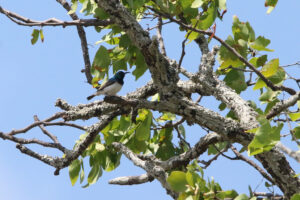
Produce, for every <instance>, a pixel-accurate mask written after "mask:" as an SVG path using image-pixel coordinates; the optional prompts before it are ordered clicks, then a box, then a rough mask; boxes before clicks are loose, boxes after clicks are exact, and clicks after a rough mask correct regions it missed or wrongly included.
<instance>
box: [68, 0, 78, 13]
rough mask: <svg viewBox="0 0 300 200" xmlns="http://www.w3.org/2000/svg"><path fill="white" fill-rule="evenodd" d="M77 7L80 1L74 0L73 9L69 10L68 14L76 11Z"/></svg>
mask: <svg viewBox="0 0 300 200" xmlns="http://www.w3.org/2000/svg"><path fill="white" fill-rule="evenodd" d="M77 7H78V1H77V0H75V1H74V0H72V6H71V10H70V11H69V12H68V15H71V14H73V13H75V12H76V10H77Z"/></svg>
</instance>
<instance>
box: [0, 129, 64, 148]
mask: <svg viewBox="0 0 300 200" xmlns="http://www.w3.org/2000/svg"><path fill="white" fill-rule="evenodd" d="M0 138H2V139H4V140H10V141H12V142H15V143H19V144H39V145H41V146H44V147H50V148H55V149H59V150H61V151H62V152H64V153H65V152H67V149H66V148H65V147H63V146H62V145H61V144H59V143H51V142H44V141H41V140H38V139H36V138H33V139H24V138H17V137H15V136H12V135H8V134H4V133H2V132H0Z"/></svg>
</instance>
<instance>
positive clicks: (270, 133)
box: [248, 117, 283, 155]
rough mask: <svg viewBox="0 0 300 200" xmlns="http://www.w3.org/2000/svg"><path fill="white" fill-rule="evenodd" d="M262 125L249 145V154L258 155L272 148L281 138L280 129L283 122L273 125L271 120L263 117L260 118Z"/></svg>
mask: <svg viewBox="0 0 300 200" xmlns="http://www.w3.org/2000/svg"><path fill="white" fill-rule="evenodd" d="M259 121H260V124H261V126H260V127H259V128H258V129H257V131H256V132H255V136H254V139H253V140H252V141H251V143H250V144H249V145H248V154H249V155H256V154H259V153H262V152H265V151H269V150H271V149H272V148H273V147H274V146H275V145H276V143H277V142H278V141H279V140H280V131H281V129H282V127H283V124H279V125H278V126H274V127H271V125H270V122H269V121H268V120H267V119H265V118H263V117H261V118H260V119H259Z"/></svg>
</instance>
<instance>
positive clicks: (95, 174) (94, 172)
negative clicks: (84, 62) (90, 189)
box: [87, 164, 102, 185]
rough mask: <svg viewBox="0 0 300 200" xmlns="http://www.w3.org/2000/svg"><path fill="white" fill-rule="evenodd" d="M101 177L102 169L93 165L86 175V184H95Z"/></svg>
mask: <svg viewBox="0 0 300 200" xmlns="http://www.w3.org/2000/svg"><path fill="white" fill-rule="evenodd" d="M101 176H102V169H101V167H100V166H99V165H97V164H95V165H94V166H93V167H92V169H91V171H90V173H89V175H88V178H87V181H88V183H89V184H90V185H91V184H94V183H96V182H97V180H98V179H99V178H100V177H101Z"/></svg>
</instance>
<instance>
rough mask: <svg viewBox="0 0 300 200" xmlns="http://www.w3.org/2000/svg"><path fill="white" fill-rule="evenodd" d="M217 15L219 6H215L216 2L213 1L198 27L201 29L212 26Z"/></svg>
mask: <svg viewBox="0 0 300 200" xmlns="http://www.w3.org/2000/svg"><path fill="white" fill-rule="evenodd" d="M216 17H217V8H216V7H215V3H211V5H210V7H209V8H208V9H207V11H206V12H205V13H204V14H203V15H202V16H201V17H200V23H198V27H199V28H200V29H201V30H207V29H208V28H209V27H211V26H212V25H213V23H214V21H215V19H216Z"/></svg>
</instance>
